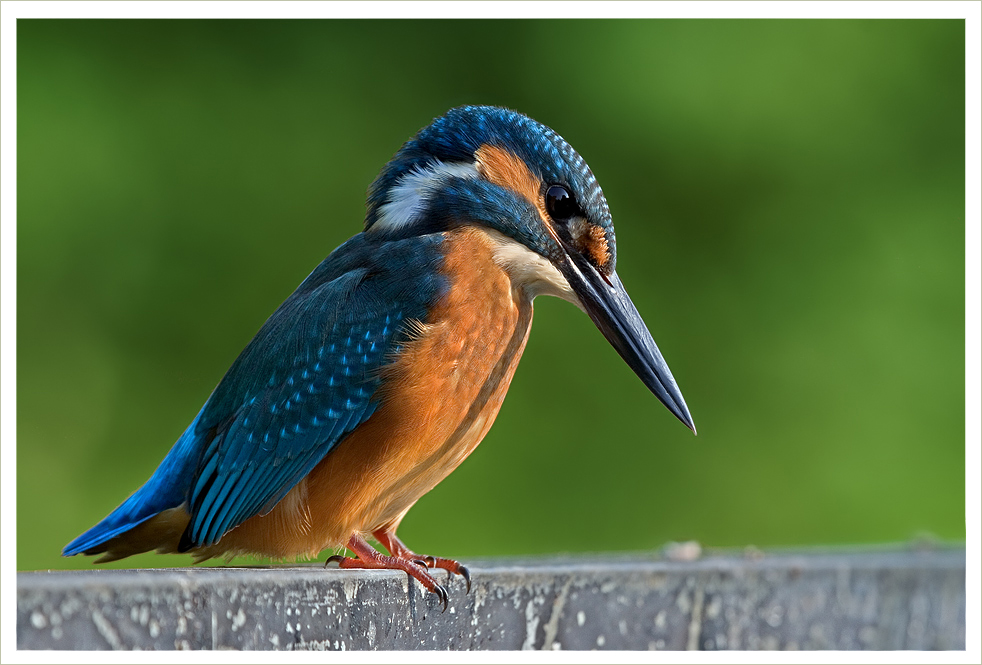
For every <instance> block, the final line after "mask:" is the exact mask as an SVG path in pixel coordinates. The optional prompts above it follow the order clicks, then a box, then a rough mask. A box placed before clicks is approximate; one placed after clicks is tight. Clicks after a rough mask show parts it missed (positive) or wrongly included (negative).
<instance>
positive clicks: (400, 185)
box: [369, 159, 478, 231]
mask: <svg viewBox="0 0 982 665" xmlns="http://www.w3.org/2000/svg"><path fill="white" fill-rule="evenodd" d="M477 177H478V172H477V164H476V163H474V162H450V163H448V162H441V161H440V160H439V159H436V160H433V161H432V162H430V163H429V164H427V165H426V166H417V167H415V168H414V169H413V170H412V171H410V172H409V173H406V174H405V175H403V176H402V177H401V178H399V181H398V182H397V183H396V184H395V185H393V187H392V189H391V190H390V191H389V195H388V196H387V197H386V199H387V201H386V203H385V204H384V205H383V206H382V207H380V208H379V214H378V219H377V220H376V221H375V223H374V224H372V226H371V228H370V229H369V231H373V230H376V229H382V230H386V231H391V230H393V229H398V228H402V227H405V226H410V225H412V224H413V223H415V222H416V221H417V220H419V218H420V216H422V215H423V213H425V212H426V206H427V205H428V204H429V201H430V199H431V198H432V197H433V196H434V195H435V194H436V193H437V192H439V191H440V188H441V187H443V185H444V184H445V183H446V182H447V180H451V179H453V178H477Z"/></svg>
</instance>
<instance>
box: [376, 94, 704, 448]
mask: <svg viewBox="0 0 982 665" xmlns="http://www.w3.org/2000/svg"><path fill="white" fill-rule="evenodd" d="M462 225H479V226H482V227H484V228H485V229H487V230H488V231H489V233H490V234H491V235H492V237H493V238H494V239H495V241H496V242H497V243H498V247H497V249H496V258H497V260H499V261H500V262H501V263H502V264H503V267H505V268H506V269H508V270H509V272H510V273H511V274H512V275H513V277H517V278H518V279H519V280H520V281H521V282H522V284H523V286H524V287H525V288H526V289H527V290H528V291H529V293H530V295H531V296H535V295H539V294H549V295H555V296H559V297H561V298H564V299H566V300H568V301H570V302H572V303H573V304H575V305H577V306H578V307H580V308H581V309H583V310H584V311H585V312H586V313H587V314H588V315H589V316H590V318H591V319H592V320H593V322H594V323H595V324H596V325H597V327H598V328H599V329H600V331H601V332H602V333H603V335H604V337H606V338H607V340H608V341H609V342H610V343H611V344H612V345H613V347H614V348H615V349H616V350H617V352H618V353H620V355H621V357H623V358H624V360H625V361H626V362H627V364H628V365H630V367H631V368H632V369H633V370H634V371H635V373H636V374H637V375H638V376H639V377H640V378H641V380H642V381H643V382H644V384H645V385H646V386H647V387H648V388H649V389H650V390H651V391H652V392H653V393H654V394H655V396H657V397H658V399H660V400H661V401H662V403H663V404H665V406H666V407H668V409H669V410H670V411H671V412H672V413H673V414H675V416H676V417H677V418H678V419H679V420H681V421H682V422H683V423H684V424H685V425H686V426H687V427H689V428H690V429H692V430H693V431H695V426H694V425H693V423H692V416H691V415H690V414H689V410H688V407H686V405H685V400H684V399H683V398H682V393H681V391H680V390H679V388H678V386H677V385H676V383H675V379H674V378H673V377H672V373H671V371H670V370H669V369H668V365H667V364H666V363H665V360H664V358H663V357H662V355H661V353H660V352H659V351H658V347H657V346H656V345H655V342H654V340H653V339H652V337H651V333H649V332H648V329H647V327H646V326H645V324H644V321H642V319H641V315H640V314H638V311H637V309H636V308H635V306H634V304H633V303H632V302H631V299H630V297H629V296H628V294H627V291H626V290H625V289H624V286H623V285H622V284H621V281H620V279H619V278H618V277H617V273H616V272H615V270H614V269H615V266H616V263H617V254H616V244H615V237H614V225H613V223H612V221H611V218H610V210H609V209H608V207H607V200H606V199H605V198H604V195H603V192H602V191H601V189H600V185H599V184H598V183H597V180H596V178H595V177H594V176H593V172H592V171H591V170H590V167H589V166H587V164H586V162H585V161H583V158H582V157H580V156H579V154H577V152H576V151H575V150H573V148H572V147H570V145H569V144H568V143H567V142H566V141H565V140H563V138H562V137H561V136H559V135H558V134H556V133H555V132H554V131H553V130H551V129H550V128H548V127H546V126H545V125H543V124H541V123H539V122H536V121H535V120H533V119H531V118H529V117H528V116H525V115H522V114H521V113H517V112H515V111H511V110H508V109H504V108H499V107H494V106H463V107H460V108H455V109H452V110H450V111H449V112H447V113H446V114H445V115H443V116H441V117H439V118H437V119H436V120H434V121H433V123H431V124H430V125H429V126H427V127H425V128H423V129H422V130H420V132H419V133H418V134H417V135H416V136H415V137H413V138H412V139H410V140H409V141H407V142H406V143H405V144H404V145H403V146H402V148H401V149H400V150H399V152H398V153H396V155H395V157H393V158H392V160H391V161H390V162H389V163H388V164H386V166H385V168H383V169H382V172H381V173H380V174H379V176H378V178H376V180H375V182H374V183H373V184H372V186H371V188H370V189H369V194H368V215H367V218H366V222H365V231H366V232H367V233H369V234H373V235H376V234H377V235H379V236H382V237H391V238H401V237H409V236H415V235H422V234H426V233H434V232H440V231H445V230H448V229H451V228H455V227H459V226H462Z"/></svg>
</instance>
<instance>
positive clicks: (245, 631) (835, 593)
mask: <svg viewBox="0 0 982 665" xmlns="http://www.w3.org/2000/svg"><path fill="white" fill-rule="evenodd" d="M471 570H472V573H473V582H474V585H473V589H472V591H471V593H470V594H469V595H465V593H464V590H465V589H464V584H463V582H462V581H461V580H459V579H457V580H454V581H453V582H452V583H451V584H450V586H449V591H450V608H449V609H448V610H447V612H446V613H441V612H440V609H441V608H440V606H439V604H438V603H437V600H436V598H435V597H434V596H433V595H432V594H425V593H424V592H423V591H422V589H421V587H420V586H419V584H417V583H416V582H415V581H414V582H412V583H411V584H410V583H409V581H408V578H407V576H406V575H405V574H403V573H397V572H389V571H347V570H346V571H342V570H337V569H334V568H330V569H324V568H323V567H321V566H319V565H309V566H290V567H275V568H195V569H170V570H167V569H162V570H119V571H109V570H92V571H80V572H36V573H19V574H18V580H17V583H18V589H17V597H18V610H17V614H18V616H17V645H18V648H20V649H342V650H343V649H348V650H351V649H964V648H965V552H964V550H963V549H936V550H931V551H912V550H911V551H906V550H905V551H900V550H894V551H879V552H865V553H863V552H825V553H819V552H810V553H807V552H806V553H797V554H795V553H791V554H776V555H763V556H756V557H746V556H742V555H739V554H738V555H720V556H709V557H706V558H703V559H699V560H696V561H689V562H673V561H663V560H650V559H644V558H637V557H633V558H626V557H611V558H568V559H552V560H533V561H528V560H524V561H521V562H517V561H516V562H509V561H497V562H489V563H486V564H483V565H472V566H471Z"/></svg>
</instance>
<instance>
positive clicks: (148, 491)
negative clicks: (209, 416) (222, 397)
mask: <svg viewBox="0 0 982 665" xmlns="http://www.w3.org/2000/svg"><path fill="white" fill-rule="evenodd" d="M199 418H201V413H200V412H199V413H198V415H197V416H196V417H195V419H194V421H193V422H192V423H191V424H190V425H189V426H188V428H187V429H186V430H185V431H184V434H182V435H181V438H180V439H178V440H177V443H175V444H174V447H173V448H171V450H170V452H169V453H167V457H165V458H164V461H163V462H161V463H160V466H159V467H157V470H156V471H154V473H153V475H152V476H151V477H150V480H148V481H147V482H146V483H144V485H143V487H141V488H140V489H138V490H137V491H136V492H134V493H133V494H132V495H131V496H130V498H128V499H127V500H126V501H124V502H123V503H122V504H121V505H120V506H119V508H117V509H116V510H114V511H112V512H111V513H109V515H107V516H106V517H104V518H103V520H102V521H101V522H99V523H98V524H96V525H95V526H94V527H92V528H91V529H89V530H88V531H86V532H85V533H83V534H82V535H81V536H79V537H78V538H76V539H75V540H73V541H72V542H70V543H68V544H67V545H66V546H65V549H64V550H62V555H63V556H74V555H76V554H83V553H90V554H98V553H99V552H102V551H104V550H105V548H100V547H99V546H100V545H103V544H105V543H108V542H109V541H110V540H112V539H113V538H115V537H116V536H118V535H120V534H121V533H125V532H126V531H129V530H130V529H132V528H133V527H135V526H136V525H138V524H140V523H142V522H145V521H147V520H148V519H150V518H151V517H153V516H154V515H156V514H157V513H159V512H161V511H163V510H167V509H169V508H176V507H178V506H180V505H181V504H183V503H184V502H186V501H187V499H188V494H189V493H190V491H191V484H192V481H193V478H194V469H195V467H196V466H197V463H198V457H199V453H200V443H201V437H200V436H196V435H195V433H194V429H195V427H196V426H197V424H198V419H199ZM90 550H94V551H90Z"/></svg>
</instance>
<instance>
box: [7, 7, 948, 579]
mask: <svg viewBox="0 0 982 665" xmlns="http://www.w3.org/2000/svg"><path fill="white" fill-rule="evenodd" d="M17 84H18V166H19V168H18V182H17V184H18V204H19V209H18V213H19V219H18V237H17V242H18V275H17V276H18V286H17V288H18V303H17V305H18V308H17V314H18V321H17V332H18V401H17V415H18V441H17V467H18V468H17V479H18V483H17V516H18V520H17V534H18V542H17V546H18V547H17V557H18V558H17V563H18V568H19V569H34V568H73V567H82V568H85V567H89V566H90V565H91V560H90V559H85V558H74V559H71V560H69V559H63V558H61V557H60V550H61V548H62V546H64V545H65V543H67V542H68V541H69V540H70V539H72V538H73V537H75V536H76V535H78V534H79V533H81V532H82V531H84V530H85V529H87V528H88V527H90V526H91V525H92V524H94V523H95V522H96V521H98V520H99V519H100V518H101V517H103V516H104V515H105V514H106V513H108V512H109V511H110V510H112V508H114V507H115V506H116V505H117V504H118V503H119V502H121V501H122V500H123V499H124V498H125V497H126V496H127V495H128V494H129V493H130V492H132V491H133V490H135V489H136V488H137V487H138V486H139V485H140V484H141V483H142V482H143V481H144V480H145V479H146V478H147V477H149V475H150V474H151V472H152V471H153V469H154V468H155V467H156V465H157V463H158V462H159V461H160V460H161V458H162V457H163V456H164V454H165V453H166V452H167V450H168V449H169V448H170V446H171V445H172V443H173V442H174V441H175V440H176V438H177V437H178V436H179V435H180V434H181V432H182V431H183V430H184V428H185V427H186V426H187V424H188V423H189V422H190V420H191V419H192V418H193V417H194V415H195V413H196V412H197V411H198V409H199V407H200V405H201V404H202V402H203V401H204V400H205V398H207V396H208V394H209V393H210V391H211V389H212V388H213V387H214V385H215V384H216V383H217V381H218V380H219V379H220V378H221V376H222V375H223V373H224V372H225V370H226V369H227V368H228V366H229V365H230V364H231V362H232V361H233V360H234V358H235V357H236V355H237V354H238V353H239V351H240V350H241V349H242V348H243V347H244V346H245V344H246V343H247V342H248V341H249V339H250V338H251V337H252V335H253V334H254V332H255V331H256V330H257V329H258V327H259V326H260V325H261V324H262V322H263V321H264V320H265V319H266V317H267V316H268V315H269V314H270V313H271V312H272V311H273V309H274V308H275V307H276V306H277V305H278V304H279V303H280V302H281V301H282V300H283V299H284V298H285V297H286V296H287V295H289V293H290V292H291V291H292V290H293V289H294V288H295V286H296V285H297V284H298V283H299V282H300V281H301V280H302V279H303V278H304V277H305V276H306V275H307V273H308V272H309V271H310V270H311V269H312V268H313V266H314V265H316V264H317V263H318V262H319V261H320V260H321V259H322V258H323V257H324V256H326V255H327V254H328V253H329V252H330V251H331V250H332V249H333V248H334V247H335V246H337V245H338V244H340V243H341V242H342V241H344V240H345V239H346V238H348V237H349V236H350V235H352V234H354V233H356V232H358V231H359V230H360V228H361V224H362V220H363V216H364V198H365V191H366V188H367V187H368V185H369V183H371V181H372V179H373V178H374V177H375V175H376V174H377V172H378V170H379V169H380V168H381V167H382V165H383V164H384V163H385V162H386V161H387V160H388V159H389V158H390V157H391V156H392V154H393V153H394V152H395V151H396V150H397V149H398V148H399V146H400V145H401V144H402V142H403V141H405V140H406V139H407V138H409V137H410V136H411V135H412V134H414V133H415V132H416V131H417V130H418V129H419V128H420V127H422V126H424V125H426V124H428V122H429V121H430V120H431V119H432V118H433V117H435V116H438V115H440V114H442V113H443V112H444V111H446V110H447V109H448V108H450V107H453V106H457V105H460V104H465V103H486V104H487V103H489V104H499V105H504V106H509V107H512V108H515V109H518V110H520V111H522V112H524V113H527V114H529V115H531V116H532V117H534V118H536V119H538V120H540V121H541V122H543V123H545V124H547V125H549V126H551V127H553V128H554V129H555V130H556V131H557V132H559V133H560V134H562V135H563V136H564V137H565V138H566V139H567V140H568V141H569V142H570V143H571V144H572V145H573V146H574V147H575V148H576V149H577V150H578V151H579V152H580V154H582V155H583V156H584V157H585V158H586V160H587V161H588V162H589V163H590V165H591V166H592V168H593V171H594V173H595V174H596V176H597V178H598V179H599V180H600V182H601V184H602V186H603V188H604V192H605V193H606V195H607V199H608V201H609V203H610V208H611V211H612V214H613V217H614V221H615V224H616V225H617V232H618V235H617V237H618V241H619V244H618V272H619V273H620V275H621V278H622V279H623V281H624V282H625V284H626V285H627V287H628V289H629V291H630V292H631V294H632V295H633V297H634V300H635V303H636V304H637V306H638V309H639V310H640V311H641V312H642V314H643V315H644V316H645V319H646V320H647V322H648V325H649V327H650V328H651V330H652V332H653V334H654V336H655V339H656V340H657V341H658V343H659V345H660V347H661V349H662V351H663V352H664V354H665V356H666V357H667V359H668V361H669V363H670V365H671V367H672V370H673V371H674V374H675V376H676V378H677V379H678V381H679V384H680V386H681V387H682V389H683V391H684V394H685V397H686V399H687V401H688V404H689V406H690V408H691V410H692V413H693V416H694V418H695V421H696V424H697V426H698V428H699V436H698V437H695V438H694V437H693V436H692V435H691V433H689V431H688V430H686V429H685V428H684V427H683V426H682V425H680V424H679V423H678V422H677V421H676V420H675V418H673V417H672V416H671V415H670V414H669V413H668V411H667V410H665V409H664V408H663V407H662V406H661V405H660V404H659V403H658V401H657V400H656V399H655V398H654V397H653V396H652V395H651V394H649V393H648V392H647V391H646V390H645V388H644V387H643V386H642V384H641V383H640V382H639V381H638V380H637V379H636V378H635V377H634V376H633V374H632V372H631V371H630V369H629V368H628V367H627V366H626V365H625V364H624V363H623V362H622V361H621V360H620V359H619V358H618V356H617V354H616V353H615V352H614V351H613V349H612V348H610V347H609V346H608V344H607V343H606V342H605V341H604V340H603V338H602V336H601V335H600V333H599V332H598V331H597V330H596V329H595V328H594V327H593V325H592V324H591V322H590V321H589V319H588V318H587V317H586V316H584V315H583V314H582V313H581V312H579V311H578V310H577V309H576V308H574V307H572V306H571V305H569V304H567V303H564V302H561V301H558V300H554V299H548V298H541V299H539V300H538V301H537V302H536V309H537V311H536V322H535V325H534V326H533V332H532V335H531V339H530V341H529V344H528V348H527V350H526V352H525V357H524V360H523V362H522V364H521V366H520V367H519V370H518V373H517V375H516V377H515V380H514V383H513V384H512V388H511V391H510V393H509V395H508V399H507V400H506V401H505V405H504V408H503V409H502V411H501V414H500V416H499V417H498V420H497V423H496V424H495V426H494V427H493V428H492V430H491V433H490V434H489V435H488V436H487V438H486V439H485V441H484V444H483V445H482V446H480V447H479V448H478V450H477V451H476V452H475V454H474V455H472V456H471V457H470V458H469V459H468V460H467V461H466V462H465V463H464V464H463V465H462V466H461V467H460V468H459V469H458V470H457V471H456V472H455V473H453V474H452V475H451V476H450V477H449V478H448V479H447V480H446V481H444V482H443V483H442V484H441V485H439V486H438V487H437V488H436V489H435V490H434V491H432V492H431V493H429V494H428V495H426V496H425V497H423V499H422V500H420V502H419V503H418V504H417V506H416V507H415V508H414V509H413V510H412V511H410V513H409V515H408V517H407V518H406V519H405V521H404V523H403V526H402V528H401V529H400V535H401V536H403V538H404V539H405V540H406V541H407V542H408V543H409V544H410V545H411V546H413V547H414V548H415V549H417V550H418V551H421V552H427V553H434V554H440V555H444V556H456V557H460V558H465V559H466V558H474V557H484V556H491V555H504V554H535V553H549V552H579V551H603V550H628V549H630V550H637V549H651V548H656V547H658V546H660V545H661V544H663V543H665V542H666V541H670V540H676V541H677V540H685V539H697V540H699V541H700V542H702V543H703V544H704V545H708V546H744V545H749V544H753V545H756V546H758V547H776V546H789V545H815V544H823V545H824V544H845V543H864V544H870V543H882V542H895V541H903V540H908V539H911V538H915V537H918V536H920V535H922V534H932V535H933V536H936V537H939V538H943V539H954V540H963V539H964V537H965V512H964V501H965V485H964V474H965V462H964V443H965V442H964V415H965V414H964V409H965V405H964V371H965V367H964V215H965V212H964V201H963V199H964V24H963V22H962V21H939V20H934V21H911V20H905V21H838V20H822V21H775V20H769V21H680V20H670V21H501V20H499V21H372V22H370V21H242V20H240V21H173V20H171V21H128V20H114V21H82V20H76V21H67V20H66V21H50V20H49V21H40V20H28V21H25V20H21V21H19V22H18V81H17ZM327 554H328V553H325V554H324V555H322V558H323V557H324V556H326V555H327ZM189 562H190V558H189V557H185V556H170V557H162V556H156V555H144V556H140V557H135V558H131V559H128V560H125V561H122V562H120V563H118V564H115V565H119V566H167V565H186V564H188V563H189Z"/></svg>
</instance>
